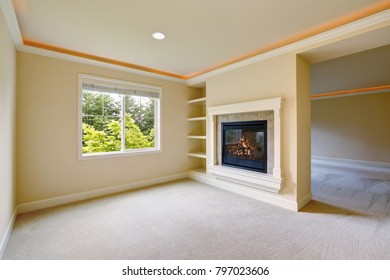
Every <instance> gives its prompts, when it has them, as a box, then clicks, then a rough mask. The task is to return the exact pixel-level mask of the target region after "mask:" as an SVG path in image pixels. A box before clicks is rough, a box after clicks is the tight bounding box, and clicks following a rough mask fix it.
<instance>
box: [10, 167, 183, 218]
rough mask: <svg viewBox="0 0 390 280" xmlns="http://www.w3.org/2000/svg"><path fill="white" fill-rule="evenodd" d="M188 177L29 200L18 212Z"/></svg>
mask: <svg viewBox="0 0 390 280" xmlns="http://www.w3.org/2000/svg"><path fill="white" fill-rule="evenodd" d="M184 178H187V173H179V174H175V175H168V176H164V177H159V178H153V179H147V180H143V181H138V182H133V183H129V184H124V185H117V186H112V187H106V188H100V189H97V190H92V191H86V192H81V193H76V194H69V195H64V196H58V197H53V198H48V199H43V200H38V201H34V202H28V203H23V204H19V205H18V213H25V212H30V211H35V210H40V209H45V208H49V207H54V206H59V205H64V204H68V203H72V202H77V201H82V200H86V199H91V198H96V197H101V196H105V195H110V194H116V193H120V192H125V191H129V190H134V189H140V188H144V187H149V186H153V185H156V184H162V183H166V182H170V181H175V180H180V179H184Z"/></svg>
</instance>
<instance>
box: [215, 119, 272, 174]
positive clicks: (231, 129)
mask: <svg viewBox="0 0 390 280" xmlns="http://www.w3.org/2000/svg"><path fill="white" fill-rule="evenodd" d="M221 125H222V127H221V131H222V135H221V136H222V139H221V140H222V165H224V166H230V167H236V168H241V169H247V170H251V171H257V172H262V173H267V121H245V122H227V123H226V122H223V123H221Z"/></svg>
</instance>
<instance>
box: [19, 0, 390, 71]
mask: <svg viewBox="0 0 390 280" xmlns="http://www.w3.org/2000/svg"><path fill="white" fill-rule="evenodd" d="M385 2H389V1H385ZM380 3H384V1H382V0H380V1H378V0H343V1H340V0H327V1H322V0H317V1H315V0H294V1H291V0H239V1H238V0H164V1H161V0H55V1H53V0H13V4H14V8H15V12H16V16H17V20H18V23H19V27H20V31H21V34H22V37H23V39H24V40H30V41H37V42H40V43H42V44H47V45H52V46H56V47H60V48H64V49H68V50H72V51H77V52H82V53H87V54H91V55H95V56H100V57H104V58H108V59H112V60H118V61H123V62H125V63H131V64H136V65H140V66H144V67H150V68H153V69H158V70H160V71H166V72H169V73H174V74H177V75H180V76H191V75H194V74H196V73H199V72H202V71H205V70H207V69H210V68H212V67H215V66H218V65H222V64H225V63H229V62H230V61H232V60H234V59H237V58H240V57H242V56H246V55H248V54H251V53H255V52H258V51H259V50H263V49H267V48H269V47H270V46H272V45H274V44H278V43H281V42H283V41H284V40H287V39H291V38H293V37H294V36H297V35H301V34H304V33H306V32H309V31H312V30H314V29H315V28H318V27H320V26H323V25H324V24H329V23H332V22H335V21H337V20H340V19H343V18H346V17H348V16H350V15H353V14H356V13H358V12H361V11H363V10H367V9H368V8H370V7H375V6H377V5H378V4H380ZM156 31H160V32H163V33H165V34H166V39H165V40H163V41H157V40H154V39H153V38H152V37H151V34H152V33H153V32H156ZM381 32H384V33H380V31H377V33H376V34H372V35H371V37H370V35H368V34H366V36H368V37H366V38H363V37H362V38H360V39H364V40H366V39H367V38H368V41H367V42H366V45H364V46H363V45H361V44H360V43H359V42H360V41H359V38H358V37H356V38H355V39H349V40H352V41H350V42H348V41H345V42H344V44H343V43H338V44H341V45H333V46H327V47H326V46H325V47H323V48H322V49H321V48H319V49H318V50H313V51H311V52H308V53H307V55H308V57H310V58H311V59H312V60H313V61H316V62H318V61H321V60H324V59H326V58H329V57H332V56H333V57H336V56H340V55H343V54H345V53H346V52H347V53H348V52H349V53H351V52H356V51H361V50H364V49H367V48H372V47H377V46H381V45H385V44H389V43H390V29H389V28H387V29H386V28H384V29H383V30H381ZM357 46H358V47H357ZM335 49H336V50H335ZM340 50H342V51H341V52H340ZM333 57H332V58H333Z"/></svg>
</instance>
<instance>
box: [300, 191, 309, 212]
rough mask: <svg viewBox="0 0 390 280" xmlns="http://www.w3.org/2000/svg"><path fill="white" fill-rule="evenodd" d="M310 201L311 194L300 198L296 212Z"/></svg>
mask: <svg viewBox="0 0 390 280" xmlns="http://www.w3.org/2000/svg"><path fill="white" fill-rule="evenodd" d="M311 199H312V194H311V193H309V194H308V195H306V196H305V197H304V198H302V199H301V200H299V201H298V204H297V207H298V208H297V211H299V210H301V209H302V208H303V207H305V205H306V204H308V203H309V202H310V201H311Z"/></svg>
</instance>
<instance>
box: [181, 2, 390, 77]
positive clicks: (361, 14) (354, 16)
mask: <svg viewBox="0 0 390 280" xmlns="http://www.w3.org/2000/svg"><path fill="white" fill-rule="evenodd" d="M387 9H390V1H389V0H386V1H383V2H381V3H379V4H377V5H374V6H372V7H369V8H366V9H364V10H361V11H358V12H355V13H351V14H349V15H347V16H344V17H342V18H339V19H337V20H334V21H331V22H328V23H325V24H322V25H320V26H317V27H315V28H312V29H309V30H306V31H304V32H301V33H299V34H297V35H294V36H291V37H289V38H287V39H285V40H282V41H279V42H276V43H274V44H271V45H269V46H266V47H264V48H262V49H259V50H257V51H255V52H252V53H248V54H246V55H243V56H239V57H237V58H234V59H232V60H229V61H227V62H224V63H222V64H219V65H215V66H212V67H210V68H207V69H205V70H202V71H199V72H196V73H193V74H191V75H188V76H185V78H186V79H191V78H194V77H197V76H199V75H202V74H205V73H207V72H211V71H213V70H216V69H219V68H222V67H224V66H228V65H231V64H233V63H236V62H239V61H242V60H245V59H248V58H251V57H254V56H257V55H260V54H263V53H266V52H268V51H271V50H274V49H277V48H281V47H284V46H287V45H289V44H292V43H295V42H298V41H301V40H303V39H306V38H309V37H311V36H314V35H317V34H320V33H323V32H326V31H329V30H331V29H334V28H337V27H340V26H343V25H345V24H348V23H351V22H353V21H357V20H359V19H362V18H365V17H368V16H371V15H374V14H376V13H379V12H382V11H384V10H387Z"/></svg>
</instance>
